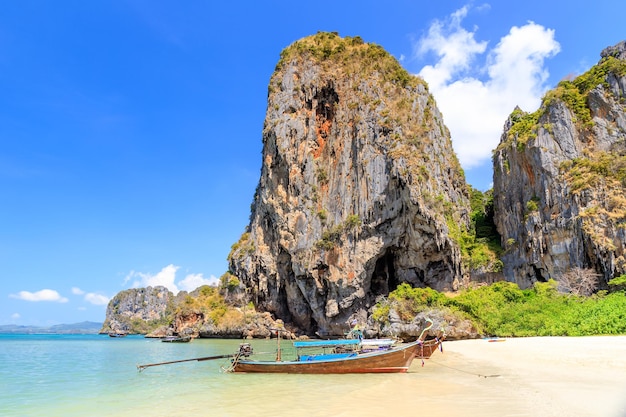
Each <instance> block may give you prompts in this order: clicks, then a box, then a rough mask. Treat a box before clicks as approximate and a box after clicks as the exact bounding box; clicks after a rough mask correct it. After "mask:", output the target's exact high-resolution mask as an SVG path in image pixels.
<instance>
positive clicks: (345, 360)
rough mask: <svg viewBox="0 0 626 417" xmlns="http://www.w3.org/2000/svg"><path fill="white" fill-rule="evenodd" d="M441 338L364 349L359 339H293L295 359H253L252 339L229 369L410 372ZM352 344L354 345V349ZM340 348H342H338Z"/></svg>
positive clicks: (293, 372) (325, 372) (243, 347)
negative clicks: (412, 364)
mask: <svg viewBox="0 0 626 417" xmlns="http://www.w3.org/2000/svg"><path fill="white" fill-rule="evenodd" d="M441 342H442V339H439V338H436V339H432V340H427V341H421V340H419V339H418V340H416V341H415V342H412V343H407V344H404V345H397V346H389V347H383V348H379V349H372V350H367V351H362V350H361V349H360V347H359V346H361V344H360V341H359V340H358V339H347V340H320V341H312V342H308V341H307V342H294V343H293V345H294V347H295V348H296V351H297V357H296V359H295V360H288V361H283V360H280V358H279V357H278V358H277V359H276V360H254V359H251V358H250V356H251V355H252V347H251V346H250V344H249V343H243V344H241V345H240V349H239V352H238V353H237V354H236V355H235V356H234V357H233V358H232V360H231V366H230V368H229V369H227V371H230V372H261V373H292V374H352V373H394V372H407V371H408V369H409V367H410V366H411V363H412V362H413V359H415V358H421V359H428V358H429V357H430V356H431V355H432V353H433V352H434V351H435V350H437V348H438V347H440V346H441ZM351 347H352V348H353V349H351ZM312 348H318V349H320V348H321V349H328V348H332V349H333V350H332V352H331V353H324V352H322V353H315V354H306V353H303V351H302V350H303V349H312ZM337 348H339V349H337Z"/></svg>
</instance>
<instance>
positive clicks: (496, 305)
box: [373, 276, 626, 337]
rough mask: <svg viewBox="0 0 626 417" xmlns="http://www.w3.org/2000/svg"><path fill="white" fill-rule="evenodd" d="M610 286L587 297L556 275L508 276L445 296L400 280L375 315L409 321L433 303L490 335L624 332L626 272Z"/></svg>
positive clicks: (377, 307) (376, 316) (375, 311)
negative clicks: (544, 278) (524, 282)
mask: <svg viewBox="0 0 626 417" xmlns="http://www.w3.org/2000/svg"><path fill="white" fill-rule="evenodd" d="M612 282H613V283H614V285H612V289H614V291H613V292H611V293H607V292H606V291H601V292H599V293H597V294H595V295H593V296H591V297H582V296H574V295H571V294H562V293H559V292H558V291H557V283H556V281H550V282H547V283H536V284H535V285H534V287H532V288H529V289H526V290H521V289H520V288H519V287H518V286H517V285H516V284H513V283H510V282H504V281H502V282H497V283H495V284H492V285H489V286H482V287H478V288H474V289H467V290H464V291H463V292H461V293H460V294H459V295H457V296H455V297H448V296H446V295H445V294H442V293H438V292H437V291H434V290H432V289H430V288H411V286H409V285H408V284H401V285H400V286H398V288H397V289H396V290H395V291H393V292H391V293H390V294H389V297H388V299H386V300H384V301H383V302H379V304H378V305H377V306H376V307H375V309H374V313H373V318H374V319H375V320H378V321H381V322H383V321H386V320H388V314H389V311H390V309H394V310H395V311H396V312H397V313H398V315H399V316H400V318H401V319H403V320H406V321H410V320H411V319H412V317H414V316H415V315H416V314H417V313H419V312H421V311H425V310H427V309H431V308H437V309H443V310H445V311H447V312H448V314H449V315H452V316H457V317H458V318H468V319H470V320H471V321H472V322H473V323H474V325H475V326H476V328H477V329H479V331H480V332H481V333H482V334H485V335H493V336H503V337H505V336H506V337H509V336H586V335H599V334H626V293H625V291H624V289H623V288H624V287H626V285H625V284H624V282H626V277H624V276H622V277H618V278H616V279H615V280H614V281H612Z"/></svg>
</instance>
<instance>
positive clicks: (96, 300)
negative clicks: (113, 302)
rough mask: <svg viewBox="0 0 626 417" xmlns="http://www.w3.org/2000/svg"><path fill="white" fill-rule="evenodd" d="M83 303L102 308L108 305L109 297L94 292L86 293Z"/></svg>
mask: <svg viewBox="0 0 626 417" xmlns="http://www.w3.org/2000/svg"><path fill="white" fill-rule="evenodd" d="M85 301H87V302H89V303H91V304H94V305H97V306H104V305H107V304H108V303H109V297H107V296H104V295H102V294H97V293H95V292H88V293H87V294H85Z"/></svg>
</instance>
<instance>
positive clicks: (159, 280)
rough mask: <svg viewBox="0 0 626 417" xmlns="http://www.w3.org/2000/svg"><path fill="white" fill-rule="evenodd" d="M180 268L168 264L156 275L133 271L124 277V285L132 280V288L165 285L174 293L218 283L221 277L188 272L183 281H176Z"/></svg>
mask: <svg viewBox="0 0 626 417" xmlns="http://www.w3.org/2000/svg"><path fill="white" fill-rule="evenodd" d="M179 269H180V267H179V266H176V265H172V264H170V265H168V266H166V267H164V268H163V269H161V271H160V272H159V273H157V274H156V275H153V274H150V273H145V272H137V271H131V272H130V273H129V274H128V275H126V277H125V278H124V285H126V284H127V283H128V282H131V283H132V284H131V287H132V288H140V287H155V286H163V287H166V288H167V289H168V290H170V291H171V292H173V293H174V294H178V292H179V291H181V290H183V291H193V290H195V289H196V288H198V287H200V286H202V285H217V284H218V283H219V279H218V278H216V277H215V276H213V275H211V276H210V277H209V278H205V277H204V275H203V274H187V275H186V276H185V278H183V279H182V280H181V281H178V282H176V272H177V271H178V270H179Z"/></svg>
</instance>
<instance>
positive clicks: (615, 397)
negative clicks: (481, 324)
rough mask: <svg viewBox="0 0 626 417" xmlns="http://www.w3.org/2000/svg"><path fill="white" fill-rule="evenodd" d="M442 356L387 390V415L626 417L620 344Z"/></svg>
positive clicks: (618, 339)
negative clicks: (416, 391) (417, 396)
mask: <svg viewBox="0 0 626 417" xmlns="http://www.w3.org/2000/svg"><path fill="white" fill-rule="evenodd" d="M443 349H444V351H443V353H440V352H436V353H434V354H433V356H432V358H431V359H430V360H428V361H426V364H425V366H424V367H421V363H420V361H416V362H414V364H413V366H412V367H411V373H410V374H408V375H410V378H409V380H410V383H408V384H401V385H396V386H395V387H393V388H391V387H389V388H390V389H389V391H388V392H389V395H388V396H387V398H386V400H387V401H386V402H388V403H391V404H393V405H392V406H391V407H390V408H389V409H388V412H390V413H394V414H395V413H406V412H407V411H408V410H407V406H410V407H411V408H412V409H414V410H415V411H416V412H418V411H419V414H422V413H423V412H426V413H431V412H436V413H439V415H443V416H455V417H459V416H462V417H477V416H481V417H485V416H516V417H517V416H528V417H530V416H542V417H551V416H553V417H578V416H580V417H589V416H602V417H626V336H615V337H611V336H606V337H604V336H598V337H536V338H514V339H500V340H499V341H488V340H486V339H481V340H464V341H455V342H446V343H444V347H443ZM424 379H427V380H428V381H429V383H428V385H427V387H424V384H423V383H424ZM420 380H421V384H419V382H420ZM407 382H409V381H407ZM416 384H419V385H416ZM418 386H419V388H420V390H421V393H420V396H419V400H417V398H416V397H415V394H416V393H415V389H416V388H417V387H418ZM380 411H382V410H380Z"/></svg>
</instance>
